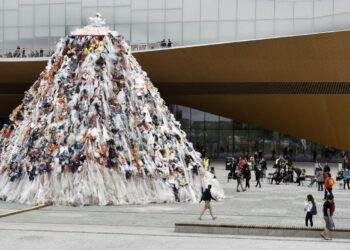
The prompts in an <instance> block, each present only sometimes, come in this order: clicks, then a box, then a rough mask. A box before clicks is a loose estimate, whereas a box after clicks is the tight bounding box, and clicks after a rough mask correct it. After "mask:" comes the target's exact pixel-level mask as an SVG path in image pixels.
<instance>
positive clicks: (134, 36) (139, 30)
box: [131, 24, 148, 44]
mask: <svg viewBox="0 0 350 250" xmlns="http://www.w3.org/2000/svg"><path fill="white" fill-rule="evenodd" d="M131 32H132V33H131V42H132V44H138V43H147V40H148V39H147V24H133V25H132V27H131Z"/></svg>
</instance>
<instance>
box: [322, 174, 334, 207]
mask: <svg viewBox="0 0 350 250" xmlns="http://www.w3.org/2000/svg"><path fill="white" fill-rule="evenodd" d="M325 175H326V176H327V177H326V179H325V180H324V200H326V198H327V195H332V196H333V193H332V190H333V185H334V179H333V178H332V175H331V173H328V174H327V173H325Z"/></svg>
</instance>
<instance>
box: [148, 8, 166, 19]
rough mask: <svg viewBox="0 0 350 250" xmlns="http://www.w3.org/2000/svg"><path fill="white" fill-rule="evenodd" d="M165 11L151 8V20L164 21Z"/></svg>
mask: <svg viewBox="0 0 350 250" xmlns="http://www.w3.org/2000/svg"><path fill="white" fill-rule="evenodd" d="M164 19H165V13H164V10H150V11H149V22H164Z"/></svg>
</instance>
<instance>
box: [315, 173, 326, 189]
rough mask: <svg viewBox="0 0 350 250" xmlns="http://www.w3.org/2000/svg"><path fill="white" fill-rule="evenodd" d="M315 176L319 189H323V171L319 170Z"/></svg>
mask: <svg viewBox="0 0 350 250" xmlns="http://www.w3.org/2000/svg"><path fill="white" fill-rule="evenodd" d="M315 178H316V179H317V188H318V189H317V190H318V191H323V182H324V177H323V172H322V171H317V173H316V176H315Z"/></svg>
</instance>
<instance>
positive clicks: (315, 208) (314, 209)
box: [310, 204, 317, 215]
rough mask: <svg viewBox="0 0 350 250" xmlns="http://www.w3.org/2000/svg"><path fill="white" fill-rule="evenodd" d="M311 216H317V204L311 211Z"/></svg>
mask: <svg viewBox="0 0 350 250" xmlns="http://www.w3.org/2000/svg"><path fill="white" fill-rule="evenodd" d="M310 214H312V215H316V214H317V207H316V204H315V205H312V208H311V210H310Z"/></svg>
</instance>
